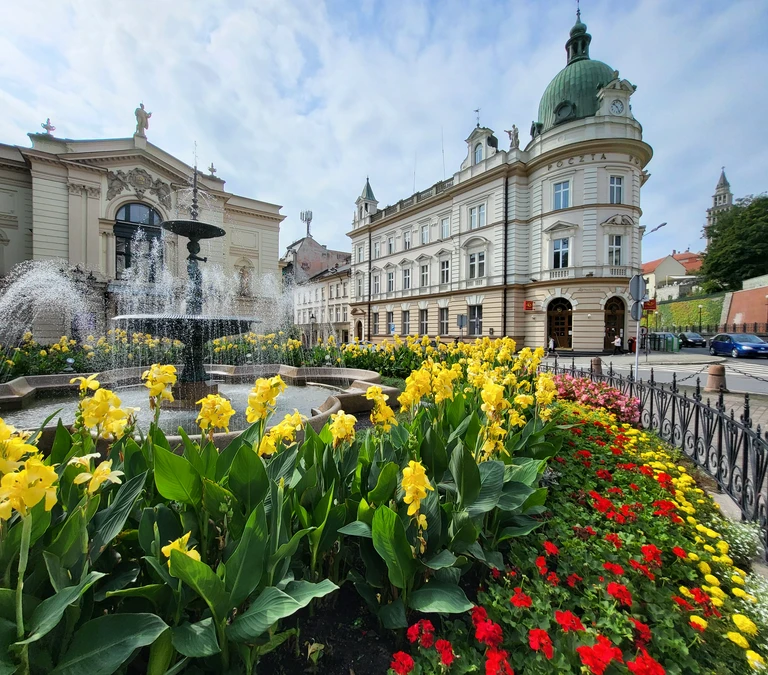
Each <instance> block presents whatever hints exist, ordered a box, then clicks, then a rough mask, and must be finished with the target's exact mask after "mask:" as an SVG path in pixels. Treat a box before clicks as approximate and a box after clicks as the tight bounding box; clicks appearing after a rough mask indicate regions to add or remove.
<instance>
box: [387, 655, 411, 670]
mask: <svg viewBox="0 0 768 675" xmlns="http://www.w3.org/2000/svg"><path fill="white" fill-rule="evenodd" d="M413 666H414V663H413V659H412V658H411V657H410V656H409V655H408V654H406V653H405V652H395V653H394V654H392V663H390V664H389V667H390V668H392V670H394V671H395V672H396V673H397V675H408V673H410V672H411V671H412V670H413Z"/></svg>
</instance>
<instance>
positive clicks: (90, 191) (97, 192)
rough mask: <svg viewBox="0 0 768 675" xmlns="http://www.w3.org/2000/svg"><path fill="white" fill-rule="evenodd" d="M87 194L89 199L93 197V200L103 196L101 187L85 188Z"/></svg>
mask: <svg viewBox="0 0 768 675" xmlns="http://www.w3.org/2000/svg"><path fill="white" fill-rule="evenodd" d="M85 193H86V194H87V195H88V196H89V197H91V198H93V199H97V198H98V197H100V196H101V188H100V187H87V188H85Z"/></svg>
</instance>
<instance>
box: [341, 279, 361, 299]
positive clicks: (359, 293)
mask: <svg viewBox="0 0 768 675" xmlns="http://www.w3.org/2000/svg"><path fill="white" fill-rule="evenodd" d="M344 285H345V286H346V284H344ZM344 295H346V293H345V294H344ZM362 297H363V277H357V298H358V300H359V299H360V298H362Z"/></svg>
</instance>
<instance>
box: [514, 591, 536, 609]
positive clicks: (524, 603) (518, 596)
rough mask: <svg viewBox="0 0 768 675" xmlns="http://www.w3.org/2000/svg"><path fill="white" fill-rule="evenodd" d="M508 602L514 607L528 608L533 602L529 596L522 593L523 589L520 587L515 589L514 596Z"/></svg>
mask: <svg viewBox="0 0 768 675" xmlns="http://www.w3.org/2000/svg"><path fill="white" fill-rule="evenodd" d="M509 601H510V602H511V603H512V604H513V605H514V606H515V607H530V606H531V604H532V603H533V601H532V600H531V596H530V595H526V594H525V593H523V589H522V588H520V586H517V587H516V588H515V594H514V595H513V596H512V597H511V598H510V599H509Z"/></svg>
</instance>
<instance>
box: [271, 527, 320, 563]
mask: <svg viewBox="0 0 768 675" xmlns="http://www.w3.org/2000/svg"><path fill="white" fill-rule="evenodd" d="M314 529H315V528H314V527H305V528H303V529H301V530H299V531H298V532H296V533H295V534H294V535H293V536H292V537H291V538H290V539H289V540H288V541H287V542H286V543H285V544H281V545H280V546H278V548H277V550H276V551H275V552H274V553H273V554H272V555H271V556H269V563H268V569H269V571H270V574H271V573H272V572H273V571H274V570H275V568H276V567H277V564H278V563H279V562H280V561H281V560H283V558H290V557H291V556H292V555H293V554H294V553H296V550H297V549H298V548H299V543H300V542H301V540H302V539H303V538H304V537H306V536H307V535H308V534H309V533H310V532H312V530H314ZM272 536H274V534H272Z"/></svg>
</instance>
